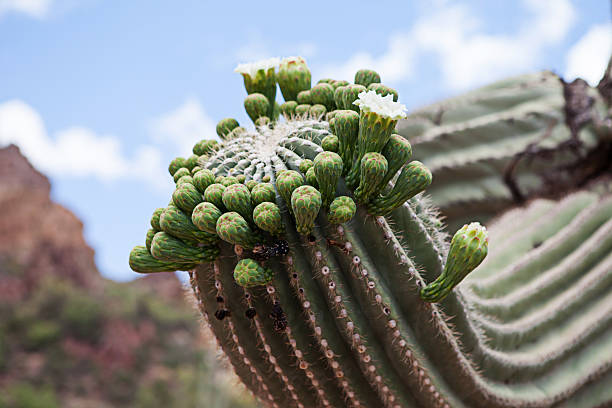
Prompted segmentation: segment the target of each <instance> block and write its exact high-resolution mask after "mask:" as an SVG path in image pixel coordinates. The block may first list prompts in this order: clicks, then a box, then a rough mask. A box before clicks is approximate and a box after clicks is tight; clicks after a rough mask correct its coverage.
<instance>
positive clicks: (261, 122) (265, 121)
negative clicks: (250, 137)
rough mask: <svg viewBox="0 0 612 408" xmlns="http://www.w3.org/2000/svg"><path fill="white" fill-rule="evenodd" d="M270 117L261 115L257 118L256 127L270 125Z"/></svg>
mask: <svg viewBox="0 0 612 408" xmlns="http://www.w3.org/2000/svg"><path fill="white" fill-rule="evenodd" d="M270 123H271V122H270V118H269V117H267V116H260V117H258V118H257V119H256V120H255V126H256V127H262V126H264V127H266V126H270Z"/></svg>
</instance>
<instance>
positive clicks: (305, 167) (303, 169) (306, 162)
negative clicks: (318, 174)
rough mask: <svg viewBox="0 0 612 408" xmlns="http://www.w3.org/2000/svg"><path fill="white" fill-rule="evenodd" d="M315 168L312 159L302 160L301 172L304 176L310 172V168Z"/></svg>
mask: <svg viewBox="0 0 612 408" xmlns="http://www.w3.org/2000/svg"><path fill="white" fill-rule="evenodd" d="M312 166H313V162H312V160H310V159H302V161H301V162H300V166H299V169H300V172H301V173H302V174H306V172H307V171H308V169H309V168H311V167H312Z"/></svg>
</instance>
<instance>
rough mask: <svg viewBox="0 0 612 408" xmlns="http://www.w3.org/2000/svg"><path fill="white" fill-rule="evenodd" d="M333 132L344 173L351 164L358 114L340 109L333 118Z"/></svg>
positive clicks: (356, 134) (355, 140) (356, 133)
mask: <svg viewBox="0 0 612 408" xmlns="http://www.w3.org/2000/svg"><path fill="white" fill-rule="evenodd" d="M333 130H334V134H335V135H336V136H337V137H338V153H339V154H340V157H342V162H343V163H344V173H345V174H346V173H347V172H348V170H350V168H351V166H352V165H353V156H354V153H355V145H356V144H357V136H358V134H359V114H358V113H356V112H354V111H352V110H341V111H338V112H337V113H336V116H334V120H333Z"/></svg>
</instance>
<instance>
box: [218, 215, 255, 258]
mask: <svg viewBox="0 0 612 408" xmlns="http://www.w3.org/2000/svg"><path fill="white" fill-rule="evenodd" d="M216 229H217V235H218V236H219V237H220V238H221V239H222V240H224V241H225V242H229V243H230V244H233V245H240V246H242V247H243V248H249V249H250V248H253V246H255V244H256V243H257V242H258V241H259V237H257V236H256V235H255V233H254V232H253V230H252V229H251V227H249V224H248V223H247V222H246V220H245V219H244V218H243V217H242V216H241V215H240V214H238V213H237V212H234V211H231V212H226V213H225V214H223V215H222V216H221V217H219V219H218V220H217V228H216Z"/></svg>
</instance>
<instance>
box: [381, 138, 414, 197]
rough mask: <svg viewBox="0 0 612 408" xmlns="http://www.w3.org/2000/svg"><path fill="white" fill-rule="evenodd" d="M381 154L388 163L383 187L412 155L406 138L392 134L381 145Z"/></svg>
mask: <svg viewBox="0 0 612 408" xmlns="http://www.w3.org/2000/svg"><path fill="white" fill-rule="evenodd" d="M382 154H383V156H385V158H386V159H387V163H388V164H389V170H388V171H387V174H386V175H385V178H384V179H383V181H382V187H383V188H384V187H385V186H386V185H387V184H388V183H389V181H391V179H392V178H393V176H395V175H396V174H397V172H398V171H399V170H400V169H401V168H402V167H404V164H406V163H407V162H408V160H410V157H411V156H412V146H411V145H410V143H409V142H408V140H406V139H404V138H403V137H402V136H400V135H397V134H392V135H391V138H390V139H389V141H388V142H387V144H386V145H385V147H383V150H382Z"/></svg>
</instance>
